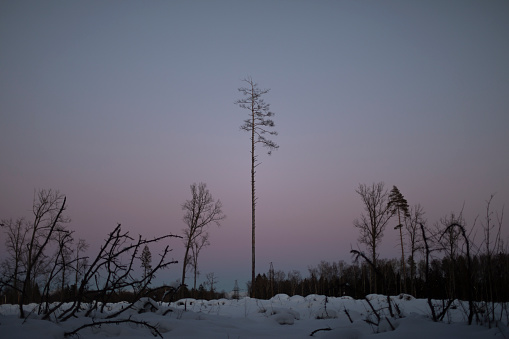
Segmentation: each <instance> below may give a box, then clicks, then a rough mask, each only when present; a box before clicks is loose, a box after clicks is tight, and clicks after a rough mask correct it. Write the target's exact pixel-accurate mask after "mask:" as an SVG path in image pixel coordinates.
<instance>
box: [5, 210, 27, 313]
mask: <svg viewBox="0 0 509 339" xmlns="http://www.w3.org/2000/svg"><path fill="white" fill-rule="evenodd" d="M0 225H1V226H2V228H3V229H4V232H5V236H6V238H5V246H6V250H7V257H6V258H5V259H4V260H3V262H2V276H3V278H2V279H1V280H0V287H1V286H6V287H8V288H9V290H10V291H12V296H13V297H14V298H15V300H11V302H12V303H18V302H19V301H20V298H21V289H22V286H21V283H22V276H23V274H24V268H23V256H24V255H25V248H26V239H27V237H28V235H27V234H28V229H29V228H28V225H27V223H26V222H25V220H24V219H23V218H19V219H17V220H16V221H13V220H12V219H8V220H2V222H1V223H0Z"/></svg>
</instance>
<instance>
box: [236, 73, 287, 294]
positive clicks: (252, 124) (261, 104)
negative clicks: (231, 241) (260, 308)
mask: <svg viewBox="0 0 509 339" xmlns="http://www.w3.org/2000/svg"><path fill="white" fill-rule="evenodd" d="M243 81H244V82H246V83H247V86H246V87H240V88H239V89H238V90H239V92H240V93H242V95H243V96H244V97H243V98H242V99H239V100H237V101H236V102H235V104H236V105H238V106H239V107H240V108H244V109H246V110H248V111H249V118H248V119H246V120H244V124H243V125H242V126H240V129H242V130H244V131H247V132H249V133H250V134H251V239H252V241H251V246H252V257H251V297H254V291H255V290H256V288H255V266H256V264H255V228H256V219H255V214H256V213H255V212H256V200H257V199H256V193H255V173H256V171H255V168H256V167H257V166H258V165H260V162H258V156H257V155H256V153H255V150H256V146H257V145H261V146H263V147H266V148H268V152H267V153H268V154H269V155H270V154H272V151H273V150H276V149H278V148H279V146H278V145H277V144H276V143H275V142H274V141H272V140H269V139H267V138H266V135H269V136H270V135H277V132H276V131H273V130H270V128H273V127H274V126H275V124H274V121H273V120H272V119H271V118H272V117H273V116H274V113H273V112H271V111H270V104H268V103H266V102H265V101H264V100H263V98H262V96H263V95H264V94H267V93H268V92H269V90H268V89H260V88H259V87H258V84H256V83H255V82H254V81H253V79H251V78H250V77H249V78H247V79H244V80H243Z"/></svg>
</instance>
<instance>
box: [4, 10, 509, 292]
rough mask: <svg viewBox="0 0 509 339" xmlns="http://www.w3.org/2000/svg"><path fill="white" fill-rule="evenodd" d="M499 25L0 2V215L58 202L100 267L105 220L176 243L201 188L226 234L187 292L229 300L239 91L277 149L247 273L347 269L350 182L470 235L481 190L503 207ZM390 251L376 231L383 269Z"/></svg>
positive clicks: (241, 192) (238, 177)
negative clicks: (194, 187)
mask: <svg viewBox="0 0 509 339" xmlns="http://www.w3.org/2000/svg"><path fill="white" fill-rule="evenodd" d="M508 17H509V2H507V1H489V2H487V1H423V2H414V1H411V2H408V1H381V2H378V1H377V2H375V1H214V2H212V1H168V2H161V1H150V2H149V1H143V2H139V1H138V2H134V1H107V2H104V1H84V2H74V1H72V2H69V1H49V2H48V1H45V2H40V1H31V2H29V1H2V2H0V192H1V194H0V218H11V217H12V218H16V217H20V216H23V215H28V212H29V210H30V208H31V204H32V199H33V192H34V189H40V188H53V189H59V190H60V191H61V192H62V193H64V194H66V195H67V198H68V206H69V207H68V214H69V216H70V217H71V219H72V223H71V225H70V227H71V228H72V229H74V230H76V234H77V236H78V237H82V238H85V239H87V240H88V242H89V243H91V245H92V246H91V248H92V250H97V249H98V247H99V243H100V242H101V241H102V239H103V238H104V237H105V234H106V233H107V232H108V231H110V230H111V229H113V227H114V226H115V225H116V223H117V222H121V223H122V224H123V225H124V226H125V227H126V229H128V230H131V231H132V233H133V234H138V233H141V234H143V235H146V236H147V237H150V236H154V235H161V234H164V233H167V232H172V233H176V234H180V233H181V230H182V228H183V227H184V224H183V222H182V216H183V212H182V210H181V208H180V205H181V204H182V203H183V202H184V201H185V200H186V199H188V198H189V197H190V190H189V185H190V184H192V183H193V182H200V181H203V182H206V183H207V185H208V187H209V189H210V191H211V193H212V195H213V196H214V197H215V198H219V199H221V201H222V202H223V205H224V212H225V213H226V215H227V219H226V220H225V221H224V222H223V225H222V226H221V228H219V229H218V228H216V227H213V228H211V229H210V234H211V238H210V241H211V246H210V247H208V248H206V249H204V250H203V252H202V257H201V260H200V264H201V269H200V271H201V272H202V273H203V274H202V276H201V278H200V280H204V279H205V274H206V273H208V272H214V273H215V274H216V275H217V276H218V277H219V280H220V282H221V286H222V287H223V288H225V289H231V288H233V284H234V280H235V279H238V280H239V285H241V288H244V286H245V285H244V283H245V282H246V281H247V280H248V279H249V278H250V264H251V261H250V260H251V259H250V255H251V252H250V251H251V247H250V241H251V240H250V233H251V224H250V220H251V219H250V204H251V202H250V154H249V150H250V144H249V143H250V141H249V135H248V134H247V133H245V132H243V131H241V130H240V129H239V127H240V125H241V124H242V122H243V120H244V119H245V118H246V114H247V111H245V110H242V109H240V108H238V107H236V106H235V105H234V104H233V102H234V101H235V100H237V99H239V98H240V96H239V94H240V93H238V91H237V88H238V87H240V86H243V83H242V82H241V81H240V80H241V79H242V78H244V77H246V76H252V77H253V79H254V80H255V81H256V82H258V83H259V85H260V87H262V88H270V89H271V91H270V93H269V94H268V95H266V98H265V100H266V101H267V102H268V103H270V104H271V108H272V110H273V111H274V112H275V113H276V116H275V118H274V120H275V123H276V130H277V131H278V132H279V136H277V137H275V138H274V141H276V142H277V143H278V144H279V145H280V149H279V150H278V151H276V152H274V153H273V155H272V156H270V157H268V156H266V155H260V160H261V161H262V165H261V166H260V167H258V172H257V191H258V197H259V203H258V207H257V253H258V255H257V263H258V265H257V271H259V272H266V271H267V270H268V268H269V264H270V262H273V264H274V268H275V269H276V270H279V269H281V270H284V271H285V272H287V271H289V270H291V269H298V270H300V271H301V273H302V274H303V275H307V267H308V266H309V265H316V264H318V263H319V262H320V260H327V261H337V260H340V259H343V260H346V261H347V262H350V258H351V257H350V254H349V250H350V248H351V246H353V247H356V246H357V245H356V243H357V237H358V232H357V231H356V230H355V229H354V227H353V220H354V219H355V218H358V217H359V216H360V213H361V212H362V210H363V206H362V204H361V201H360V198H359V197H358V195H357V194H356V193H355V189H356V188H357V186H358V185H359V183H366V184H371V183H372V182H378V181H384V182H385V183H386V185H387V187H388V188H389V189H390V188H391V187H392V185H396V186H398V188H399V189H400V191H401V192H402V193H403V195H404V196H405V197H406V199H407V200H408V202H409V204H411V205H413V204H417V203H420V204H421V205H422V206H423V208H424V210H425V212H426V216H427V218H428V223H430V224H433V223H435V222H437V221H438V220H439V219H440V218H441V217H444V216H445V215H446V214H448V213H450V212H452V211H454V212H456V213H458V212H459V211H460V210H461V208H462V206H463V204H464V206H465V207H464V212H465V216H466V217H467V220H466V221H467V223H468V224H469V225H472V223H473V222H474V218H475V216H476V215H478V214H482V213H483V212H484V208H485V201H486V200H487V199H488V198H489V196H490V195H491V194H492V193H496V197H495V200H494V205H493V207H494V208H496V209H499V210H501V208H502V206H503V205H504V204H506V203H507V202H509V154H508V150H509V149H508V146H509V132H508V129H509V63H508V60H509V20H508V19H507V18H508ZM506 228H507V227H506ZM507 235H508V233H507V230H505V236H507ZM478 237H480V235H478ZM1 241H2V243H3V240H1ZM398 241H399V240H398V234H397V233H396V232H395V231H393V230H392V227H389V228H388V229H387V231H386V232H385V237H384V239H383V243H382V252H381V256H382V257H385V258H392V257H397V256H398V253H399V247H398V244H399V242H398ZM170 245H171V246H172V247H173V248H174V251H173V255H174V258H175V259H179V260H180V259H181V257H182V255H183V245H182V243H181V242H180V241H178V240H173V241H170ZM155 252H156V249H153V255H154V253H155ZM180 269H181V267H180V265H179V266H178V267H176V266H174V267H173V268H172V269H170V270H168V271H165V272H164V273H163V274H161V275H160V277H159V278H160V279H161V280H163V281H165V282H167V283H169V282H172V281H174V280H175V279H177V278H178V276H179V273H178V272H179V271H180Z"/></svg>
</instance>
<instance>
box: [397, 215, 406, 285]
mask: <svg viewBox="0 0 509 339" xmlns="http://www.w3.org/2000/svg"><path fill="white" fill-rule="evenodd" d="M398 223H399V224H398V226H399V238H400V240H401V268H402V274H403V277H402V278H403V282H402V285H401V292H402V293H406V265H405V251H404V249H403V231H402V228H403V225H401V216H400V214H399V209H398Z"/></svg>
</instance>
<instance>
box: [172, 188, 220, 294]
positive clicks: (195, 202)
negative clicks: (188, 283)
mask: <svg viewBox="0 0 509 339" xmlns="http://www.w3.org/2000/svg"><path fill="white" fill-rule="evenodd" d="M191 195H192V197H191V199H190V200H186V201H185V202H184V203H183V204H182V209H183V210H184V218H183V220H184V223H185V224H186V228H185V229H184V230H183V231H184V238H183V241H184V245H185V248H186V250H185V255H184V263H183V265H182V280H181V284H182V285H185V279H186V270H187V268H188V266H189V260H190V258H191V256H190V253H189V251H192V247H193V244H195V243H197V242H198V239H199V238H200V237H202V236H203V235H204V234H205V233H206V229H207V226H208V225H209V224H210V223H215V224H216V225H217V226H220V221H221V220H223V219H224V218H226V216H225V215H224V214H223V211H222V207H223V204H222V203H221V201H220V200H219V199H218V200H216V201H214V198H213V197H212V194H210V192H209V190H208V189H207V185H206V184H205V183H203V182H201V183H199V184H198V185H197V184H196V183H194V184H192V185H191ZM196 260H197V258H196Z"/></svg>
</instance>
